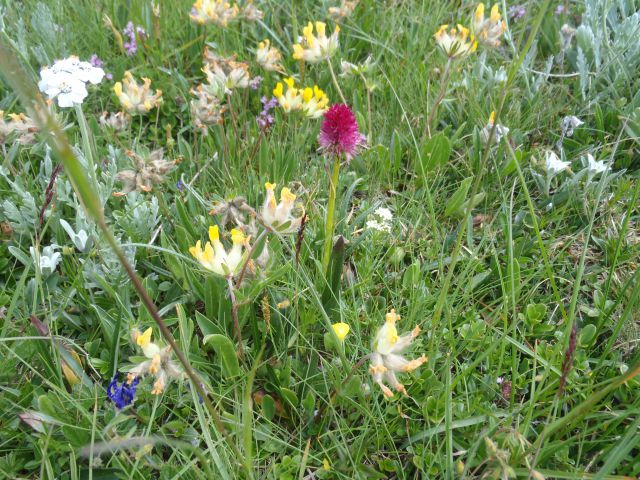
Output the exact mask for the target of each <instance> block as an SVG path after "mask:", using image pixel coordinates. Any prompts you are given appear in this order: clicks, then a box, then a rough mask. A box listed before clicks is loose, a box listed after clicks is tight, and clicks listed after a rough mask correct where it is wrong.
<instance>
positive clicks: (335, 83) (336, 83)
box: [327, 58, 347, 105]
mask: <svg viewBox="0 0 640 480" xmlns="http://www.w3.org/2000/svg"><path fill="white" fill-rule="evenodd" d="M327 63H328V64H329V72H330V73H331V79H332V80H333V84H334V85H335V87H336V90H338V95H340V100H342V103H344V104H345V105H346V104H347V101H346V100H345V99H344V95H343V94H342V90H341V89H340V84H338V79H337V78H336V72H334V71H333V65H331V59H330V58H328V59H327Z"/></svg>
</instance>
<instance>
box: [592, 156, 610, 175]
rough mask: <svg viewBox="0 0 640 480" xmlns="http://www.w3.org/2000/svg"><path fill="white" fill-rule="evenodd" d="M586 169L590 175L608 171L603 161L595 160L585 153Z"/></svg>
mask: <svg viewBox="0 0 640 480" xmlns="http://www.w3.org/2000/svg"><path fill="white" fill-rule="evenodd" d="M587 169H588V170H589V172H591V173H594V174H598V173H603V172H606V171H607V170H609V166H608V165H607V164H605V163H604V160H596V159H595V158H593V155H591V154H590V153H587Z"/></svg>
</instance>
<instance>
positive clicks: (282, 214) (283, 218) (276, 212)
mask: <svg viewBox="0 0 640 480" xmlns="http://www.w3.org/2000/svg"><path fill="white" fill-rule="evenodd" d="M264 187H265V189H266V190H267V195H266V197H265V200H264V205H263V206H262V210H261V211H260V215H261V216H262V220H263V222H264V223H265V224H266V225H268V226H269V227H271V228H273V229H274V230H277V231H278V232H279V233H293V232H295V231H297V230H298V228H299V227H300V223H301V222H302V217H303V216H304V208H303V207H302V205H300V204H297V205H296V203H295V201H296V196H295V195H294V194H293V193H291V190H289V189H288V188H287V187H284V188H283V189H282V190H281V191H280V202H279V203H277V202H276V196H275V193H274V190H275V188H276V184H275V183H269V182H267V183H265V184H264ZM296 207H297V208H296ZM295 210H297V213H298V215H294V211H295Z"/></svg>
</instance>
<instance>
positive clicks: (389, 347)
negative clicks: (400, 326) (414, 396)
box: [369, 310, 427, 398]
mask: <svg viewBox="0 0 640 480" xmlns="http://www.w3.org/2000/svg"><path fill="white" fill-rule="evenodd" d="M398 320H400V315H398V314H396V311H395V310H391V311H390V312H389V313H387V315H386V317H385V322H384V325H383V326H382V327H381V328H380V329H379V330H378V333H377V334H376V336H375V338H374V340H373V345H372V350H373V351H372V353H371V365H370V367H369V372H370V373H371V375H372V376H373V379H374V381H375V382H376V383H377V384H378V385H380V388H381V389H382V393H383V394H384V396H385V397H387V398H390V397H393V392H392V391H391V389H390V388H389V387H387V385H386V384H385V381H387V382H389V384H390V385H391V386H392V387H393V388H394V389H396V390H397V391H398V392H400V393H403V394H405V395H406V394H407V390H406V389H405V388H404V385H402V384H401V383H400V382H399V381H398V379H397V378H396V373H402V372H411V371H413V370H415V369H416V368H418V367H419V366H420V365H422V364H423V363H425V362H426V361H427V357H425V356H424V355H422V356H421V357H419V358H417V359H415V360H407V359H406V358H405V357H404V356H402V355H401V353H402V351H403V350H405V349H406V348H407V347H408V346H409V345H411V342H413V340H414V339H415V338H416V337H417V336H418V335H419V334H420V327H415V328H414V329H413V331H412V332H411V333H408V334H406V335H401V336H400V335H398V330H397V328H396V322H397V321H398Z"/></svg>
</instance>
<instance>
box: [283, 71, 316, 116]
mask: <svg viewBox="0 0 640 480" xmlns="http://www.w3.org/2000/svg"><path fill="white" fill-rule="evenodd" d="M284 83H285V84H286V85H287V91H286V92H285V91H284V87H283V85H282V83H280V82H278V84H277V85H276V88H274V89H273V96H274V97H276V98H277V99H278V103H279V104H280V106H281V107H282V108H283V110H284V111H285V112H286V113H289V112H292V111H298V110H300V111H302V112H303V113H304V114H305V115H306V116H307V117H309V118H319V117H321V116H322V115H323V114H324V112H326V111H327V109H328V108H329V97H327V95H326V93H324V92H323V91H322V90H321V89H320V88H319V87H318V86H317V85H314V87H313V88H311V87H306V88H301V89H300V88H297V87H296V86H295V80H294V79H293V78H292V77H289V78H285V79H284Z"/></svg>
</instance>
